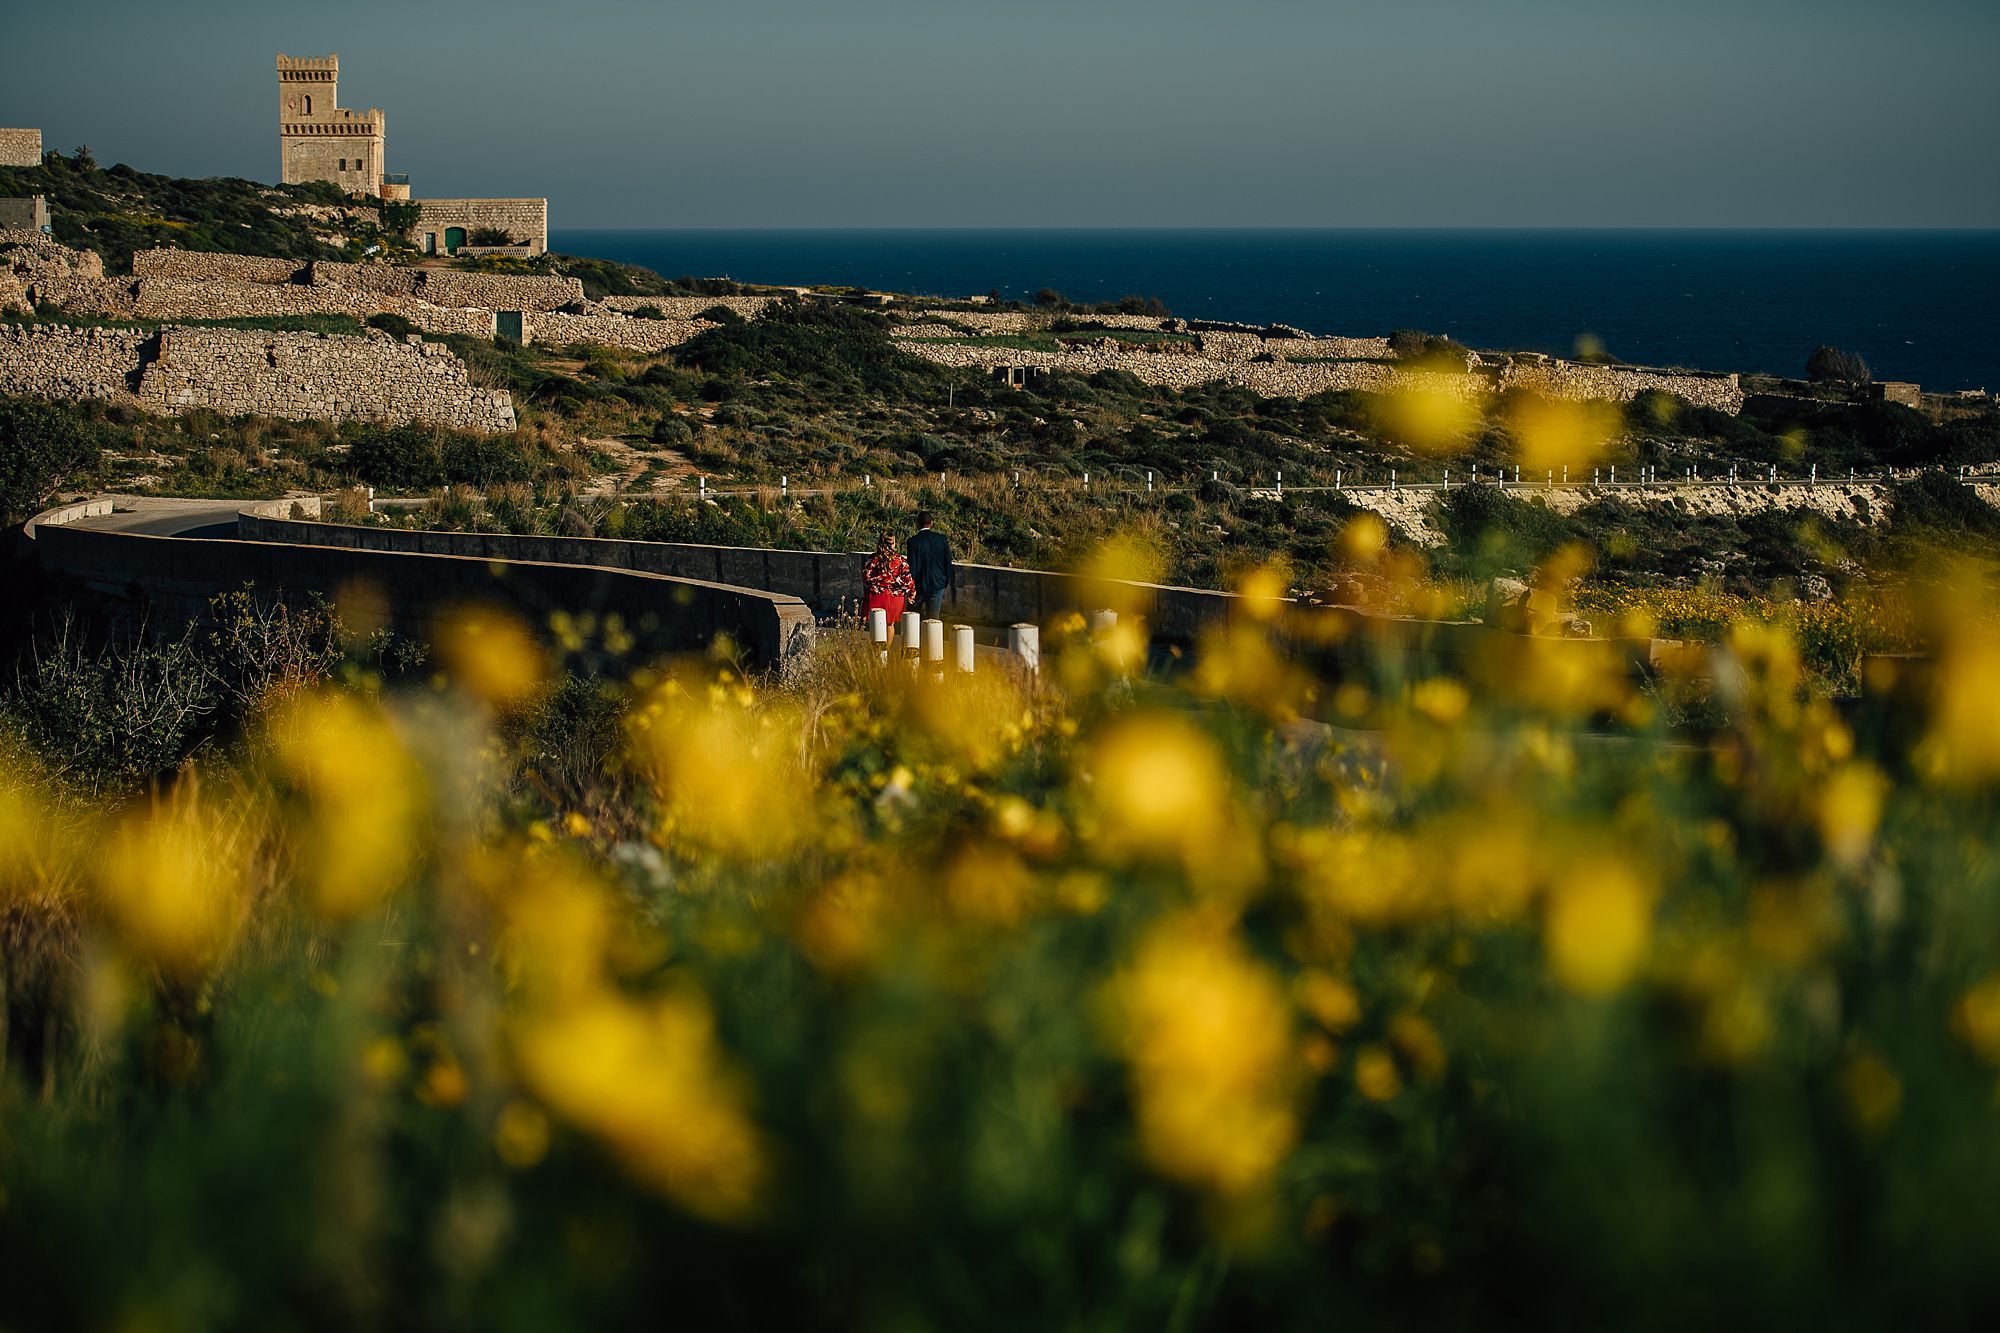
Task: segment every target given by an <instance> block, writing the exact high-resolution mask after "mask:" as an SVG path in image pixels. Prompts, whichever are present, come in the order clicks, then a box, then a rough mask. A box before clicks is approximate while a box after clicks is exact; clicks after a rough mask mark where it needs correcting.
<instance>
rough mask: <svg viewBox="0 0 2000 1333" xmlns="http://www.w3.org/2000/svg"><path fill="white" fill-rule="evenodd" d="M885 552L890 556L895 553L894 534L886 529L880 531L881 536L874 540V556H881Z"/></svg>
mask: <svg viewBox="0 0 2000 1333" xmlns="http://www.w3.org/2000/svg"><path fill="white" fill-rule="evenodd" d="M885 551H886V552H887V553H888V554H890V555H894V554H895V553H896V534H895V533H893V532H891V531H889V529H887V528H884V529H882V532H881V535H880V536H878V537H876V538H875V554H877V555H881V554H882V553H884V552H885Z"/></svg>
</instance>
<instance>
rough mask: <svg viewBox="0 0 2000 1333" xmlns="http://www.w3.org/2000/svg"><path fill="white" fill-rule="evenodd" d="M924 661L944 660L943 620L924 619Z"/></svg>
mask: <svg viewBox="0 0 2000 1333" xmlns="http://www.w3.org/2000/svg"><path fill="white" fill-rule="evenodd" d="M924 661H926V662H942V661H944V622H943V621H942V620H926V621H925V622H924Z"/></svg>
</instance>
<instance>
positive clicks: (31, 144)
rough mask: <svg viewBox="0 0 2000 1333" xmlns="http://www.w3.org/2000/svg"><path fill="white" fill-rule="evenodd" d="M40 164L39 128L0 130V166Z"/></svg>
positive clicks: (40, 144)
mask: <svg viewBox="0 0 2000 1333" xmlns="http://www.w3.org/2000/svg"><path fill="white" fill-rule="evenodd" d="M40 165H42V132H41V131H40V130H0V167H39V166H40Z"/></svg>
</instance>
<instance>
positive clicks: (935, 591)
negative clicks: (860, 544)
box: [862, 509, 952, 625]
mask: <svg viewBox="0 0 2000 1333" xmlns="http://www.w3.org/2000/svg"><path fill="white" fill-rule="evenodd" d="M908 550H909V556H908V558H907V559H906V558H905V557H903V556H902V555H899V554H897V552H896V534H895V533H893V532H890V531H889V530H888V529H886V528H885V529H883V531H882V536H881V538H880V539H879V540H877V541H876V543H875V554H874V555H872V556H870V557H869V559H868V568H867V569H866V570H865V571H864V572H863V574H862V586H863V587H864V588H866V590H867V593H868V601H867V603H866V605H865V606H864V607H863V614H864V615H865V614H866V613H867V612H869V611H873V610H874V609H875V608H876V607H878V606H879V607H881V608H882V610H883V611H885V612H887V613H888V617H889V623H890V624H891V625H893V624H895V623H896V621H897V620H898V619H899V618H900V617H901V616H902V614H903V611H904V610H905V608H908V609H910V610H914V611H919V612H921V613H922V614H923V617H924V619H926V620H936V619H938V618H939V617H940V616H942V615H943V613H944V595H945V594H946V593H947V592H950V591H951V582H952V579H951V543H950V542H949V541H947V540H946V539H945V536H944V534H943V533H941V532H933V531H932V530H931V514H930V511H929V510H928V509H923V510H919V511H918V512H917V531H916V534H915V535H914V536H912V537H911V538H910V542H909V547H908Z"/></svg>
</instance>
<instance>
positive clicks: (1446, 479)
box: [1444, 468, 1451, 490]
mask: <svg viewBox="0 0 2000 1333" xmlns="http://www.w3.org/2000/svg"><path fill="white" fill-rule="evenodd" d="M1444 489H1445V490H1450V489H1451V469H1450V468H1446V469H1445V470H1444Z"/></svg>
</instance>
